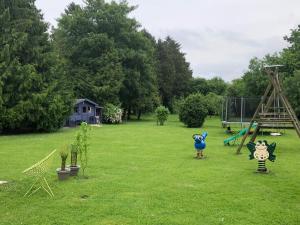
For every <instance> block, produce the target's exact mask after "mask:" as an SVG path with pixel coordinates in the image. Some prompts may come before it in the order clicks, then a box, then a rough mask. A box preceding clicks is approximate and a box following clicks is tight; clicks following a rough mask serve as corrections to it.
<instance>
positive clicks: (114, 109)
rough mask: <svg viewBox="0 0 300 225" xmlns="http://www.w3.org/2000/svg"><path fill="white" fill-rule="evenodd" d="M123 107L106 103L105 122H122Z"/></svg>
mask: <svg viewBox="0 0 300 225" xmlns="http://www.w3.org/2000/svg"><path fill="white" fill-rule="evenodd" d="M122 113H123V112H122V109H121V108H119V107H118V106H115V105H113V104H110V103H108V104H106V105H105V107H104V110H103V122H104V123H109V124H117V123H122Z"/></svg>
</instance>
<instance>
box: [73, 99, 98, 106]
mask: <svg viewBox="0 0 300 225" xmlns="http://www.w3.org/2000/svg"><path fill="white" fill-rule="evenodd" d="M82 102H89V103H90V104H92V105H94V106H95V107H97V108H103V107H100V106H99V105H98V104H97V103H96V102H93V101H91V100H89V99H87V98H79V99H76V103H75V104H76V105H77V104H79V103H82Z"/></svg>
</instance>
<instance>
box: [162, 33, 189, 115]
mask: <svg viewBox="0 0 300 225" xmlns="http://www.w3.org/2000/svg"><path fill="white" fill-rule="evenodd" d="M157 58H158V88H159V94H160V97H161V100H162V104H163V105H164V106H166V107H168V108H169V109H170V110H171V111H173V108H172V101H173V98H179V97H182V96H185V95H186V94H188V89H189V82H190V80H191V79H192V71H191V70H190V68H189V66H190V65H189V63H187V62H186V60H185V55H184V53H182V52H181V51H180V44H179V43H177V42H176V41H174V40H173V39H172V38H170V37H167V38H166V40H165V41H162V40H158V44H157Z"/></svg>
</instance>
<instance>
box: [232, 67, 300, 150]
mask: <svg viewBox="0 0 300 225" xmlns="http://www.w3.org/2000/svg"><path fill="white" fill-rule="evenodd" d="M281 66H282V65H271V66H265V67H264V69H265V71H266V73H267V75H268V76H269V79H270V82H269V85H268V87H267V89H266V91H265V93H264V95H263V97H262V99H261V101H260V103H259V105H258V107H257V109H256V111H255V113H254V115H253V117H252V119H251V121H250V124H249V128H248V132H246V133H245V135H244V136H243V139H242V141H241V143H240V145H239V147H238V149H237V152H236V153H237V154H239V153H240V152H241V149H242V147H243V145H244V142H245V140H246V138H247V137H248V136H249V131H250V128H251V127H252V125H253V124H254V123H256V124H257V126H256V128H255V130H254V132H253V135H252V137H251V140H250V142H254V141H255V139H256V136H257V134H258V132H259V130H260V129H261V128H277V129H280V128H283V129H284V128H288V127H293V128H295V130H296V132H297V134H298V136H299V138H300V123H299V120H298V118H297V116H296V114H295V112H294V110H293V108H292V107H291V105H290V103H289V101H288V100H287V98H286V96H285V95H284V93H283V90H282V87H281V85H280V80H279V78H278V69H279V68H280V67H281Z"/></svg>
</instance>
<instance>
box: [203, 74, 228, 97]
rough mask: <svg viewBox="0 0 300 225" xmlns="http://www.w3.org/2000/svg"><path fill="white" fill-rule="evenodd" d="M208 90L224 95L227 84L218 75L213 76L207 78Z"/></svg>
mask: <svg viewBox="0 0 300 225" xmlns="http://www.w3.org/2000/svg"><path fill="white" fill-rule="evenodd" d="M207 86H208V92H213V93H215V94H217V95H224V94H225V92H226V88H227V84H226V83H225V81H224V80H223V79H222V78H220V77H214V78H212V79H210V80H207Z"/></svg>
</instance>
